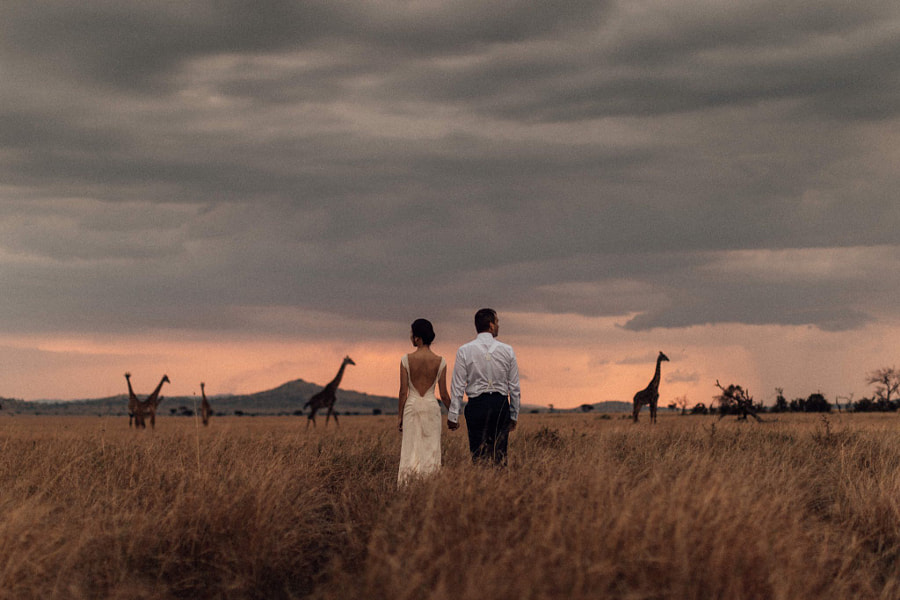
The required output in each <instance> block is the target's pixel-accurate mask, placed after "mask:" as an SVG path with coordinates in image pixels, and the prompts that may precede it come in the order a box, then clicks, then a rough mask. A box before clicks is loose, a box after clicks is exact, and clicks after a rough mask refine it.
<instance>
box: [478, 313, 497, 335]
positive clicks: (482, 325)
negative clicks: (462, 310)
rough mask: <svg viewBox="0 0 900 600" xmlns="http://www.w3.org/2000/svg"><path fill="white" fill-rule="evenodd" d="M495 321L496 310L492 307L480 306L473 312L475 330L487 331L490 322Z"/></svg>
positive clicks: (479, 331)
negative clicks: (480, 307) (479, 308)
mask: <svg viewBox="0 0 900 600" xmlns="http://www.w3.org/2000/svg"><path fill="white" fill-rule="evenodd" d="M496 321H497V311H496V310H494V309H493V308H482V309H481V310H479V311H478V312H477V313H475V331H477V332H478V333H484V332H486V331H489V330H490V328H491V323H495V322H496Z"/></svg>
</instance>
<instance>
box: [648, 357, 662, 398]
mask: <svg viewBox="0 0 900 600" xmlns="http://www.w3.org/2000/svg"><path fill="white" fill-rule="evenodd" d="M660 363H661V361H660V359H658V358H657V359H656V373H654V374H653V381H651V382H650V387H652V388H653V389H655V390H656V389H659V374H660V369H659V365H660Z"/></svg>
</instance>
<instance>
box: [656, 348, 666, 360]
mask: <svg viewBox="0 0 900 600" xmlns="http://www.w3.org/2000/svg"><path fill="white" fill-rule="evenodd" d="M657 360H665V361H668V360H669V357H668V356H666V355H665V354H663V353H662V350H660V351H659V357H658V358H657Z"/></svg>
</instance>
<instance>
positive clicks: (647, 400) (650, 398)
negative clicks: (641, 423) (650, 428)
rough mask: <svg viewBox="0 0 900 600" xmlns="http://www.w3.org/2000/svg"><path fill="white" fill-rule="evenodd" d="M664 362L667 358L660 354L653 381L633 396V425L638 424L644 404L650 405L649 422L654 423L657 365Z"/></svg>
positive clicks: (657, 385) (657, 387)
mask: <svg viewBox="0 0 900 600" xmlns="http://www.w3.org/2000/svg"><path fill="white" fill-rule="evenodd" d="M664 360H665V361H668V360H669V357H668V356H666V355H665V354H663V353H662V352H660V353H659V356H657V357H656V373H654V375H653V379H652V380H650V384H649V385H648V386H647V387H645V388H644V389H642V390H641V391H639V392H638V393H637V394H635V395H634V411H633V413H632V417H633V418H634V422H635V423H637V422H638V414H639V413H640V412H641V406H643V405H644V404H649V405H650V422H651V423H656V403H657V402H659V364H660V363H661V362H662V361H664Z"/></svg>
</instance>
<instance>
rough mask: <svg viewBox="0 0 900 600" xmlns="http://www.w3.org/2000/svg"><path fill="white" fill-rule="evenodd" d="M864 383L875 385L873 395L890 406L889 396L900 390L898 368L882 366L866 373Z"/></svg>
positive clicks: (899, 372) (899, 371)
mask: <svg viewBox="0 0 900 600" xmlns="http://www.w3.org/2000/svg"><path fill="white" fill-rule="evenodd" d="M866 383H868V384H869V385H874V386H876V388H875V396H876V397H877V398H878V401H879V402H884V403H885V404H886V405H888V406H890V404H891V396H893V395H895V394H896V393H897V391H898V390H900V370H898V369H897V367H883V368H881V369H877V370H875V371H872V372H871V373H869V374H867V375H866Z"/></svg>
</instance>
